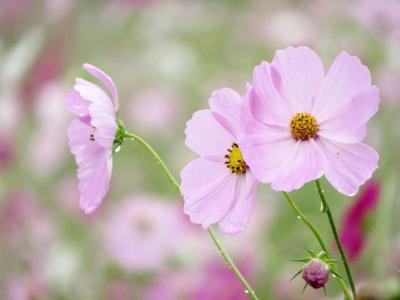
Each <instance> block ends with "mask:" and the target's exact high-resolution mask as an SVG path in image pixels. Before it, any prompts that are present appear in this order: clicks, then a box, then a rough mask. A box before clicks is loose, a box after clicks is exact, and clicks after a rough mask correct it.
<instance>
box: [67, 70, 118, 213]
mask: <svg viewBox="0 0 400 300" xmlns="http://www.w3.org/2000/svg"><path fill="white" fill-rule="evenodd" d="M83 69H84V70H85V71H87V72H88V73H89V74H91V75H93V76H94V77H96V78H97V79H99V80H100V81H101V82H102V83H103V84H104V85H105V86H106V87H107V88H108V91H109V93H110V94H111V96H112V100H111V99H110V97H109V96H108V95H107V94H106V93H105V92H104V91H103V90H102V89H101V88H100V87H99V86H97V85H95V84H93V83H91V82H89V81H86V80H84V79H81V78H76V83H75V86H74V91H73V92H71V93H69V94H68V95H67V97H66V99H65V105H66V107H67V108H68V110H69V111H70V112H72V113H73V114H74V115H75V116H76V118H75V119H74V120H73V121H72V122H71V124H70V126H69V127H68V130H67V132H68V138H69V147H70V149H71V152H72V153H73V154H74V155H75V160H76V163H77V165H78V171H77V173H78V179H79V191H80V207H81V208H82V210H83V211H84V212H85V213H86V214H89V213H92V212H93V211H94V210H95V209H96V208H97V207H98V206H99V205H100V203H101V202H102V201H103V199H104V197H105V195H106V194H107V192H108V189H109V185H110V180H111V173H112V154H113V153H112V152H113V150H112V148H113V142H114V138H115V134H116V131H117V122H116V112H117V110H118V93H117V89H116V87H115V85H114V82H113V81H112V79H111V77H109V76H108V75H107V74H105V73H104V72H103V71H101V70H100V69H98V68H96V67H94V66H92V65H90V64H84V65H83Z"/></svg>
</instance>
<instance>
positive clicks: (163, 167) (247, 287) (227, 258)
mask: <svg viewBox="0 0 400 300" xmlns="http://www.w3.org/2000/svg"><path fill="white" fill-rule="evenodd" d="M124 138H130V139H133V140H136V141H138V142H139V143H140V144H142V145H143V146H144V147H145V148H146V149H147V150H148V151H149V152H150V153H151V155H152V156H153V158H154V159H155V160H156V161H157V164H158V165H159V166H160V168H161V170H162V171H163V172H164V174H165V175H166V176H167V178H168V180H169V181H170V182H171V184H172V185H173V186H174V188H175V189H176V190H177V191H178V193H180V188H179V183H178V181H177V180H176V179H175V177H174V176H173V175H172V173H171V172H170V170H169V169H168V167H167V166H166V165H165V163H164V162H163V160H162V159H161V157H160V156H159V155H158V153H157V152H156V151H155V150H154V149H153V147H152V146H150V144H149V143H147V142H146V141H145V140H144V139H143V138H141V137H140V136H138V135H136V134H133V133H129V132H125V134H124ZM207 230H208V233H209V234H210V236H211V239H212V240H213V242H214V244H215V246H216V247H217V249H218V252H219V253H220V254H221V256H222V257H223V258H224V260H225V261H226V263H227V264H228V266H229V268H230V269H231V270H232V271H233V272H234V273H235V275H236V277H237V278H238V279H239V281H240V282H241V283H242V285H243V287H244V289H245V293H246V294H249V296H250V297H251V299H252V300H259V299H258V297H257V295H256V293H255V291H254V290H253V289H252V287H251V286H250V284H249V283H248V282H247V280H246V278H244V276H243V275H242V273H240V271H239V269H238V268H237V266H236V265H235V263H234V262H233V260H232V258H231V257H230V256H229V254H228V252H227V251H226V250H225V248H224V247H223V246H222V243H221V241H220V240H219V239H218V237H217V236H216V234H215V232H214V230H213V229H212V228H211V227H209V228H208V229H207Z"/></svg>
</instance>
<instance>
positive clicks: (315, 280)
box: [302, 258, 330, 289]
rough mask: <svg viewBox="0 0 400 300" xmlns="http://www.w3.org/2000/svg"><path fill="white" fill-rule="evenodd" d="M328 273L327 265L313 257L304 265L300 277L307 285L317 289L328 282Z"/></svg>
mask: <svg viewBox="0 0 400 300" xmlns="http://www.w3.org/2000/svg"><path fill="white" fill-rule="evenodd" d="M329 274H330V271H329V267H328V265H327V264H326V263H325V262H323V261H322V260H320V259H318V258H313V259H311V260H310V261H309V262H308V263H306V264H305V265H304V267H303V274H302V277H303V279H304V280H305V282H307V284H308V285H309V286H311V287H313V288H314V289H319V288H321V287H323V286H325V284H326V283H327V282H328V280H329Z"/></svg>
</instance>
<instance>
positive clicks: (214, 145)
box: [181, 88, 256, 234]
mask: <svg viewBox="0 0 400 300" xmlns="http://www.w3.org/2000/svg"><path fill="white" fill-rule="evenodd" d="M209 105H210V109H205V110H200V111H198V112H196V113H195V114H194V115H193V117H192V119H191V120H190V121H188V123H187V126H186V130H185V133H186V141H185V142H186V145H187V146H188V147H189V148H190V149H191V150H193V151H194V152H195V153H196V154H198V155H199V156H200V158H198V159H196V160H194V161H192V162H190V163H189V164H187V165H186V166H185V167H184V168H183V170H182V172H181V178H182V184H181V192H182V195H183V198H184V201H185V204H184V211H185V213H186V214H187V215H189V216H190V220H191V221H192V222H193V223H197V224H202V226H203V227H204V228H207V227H208V226H210V225H211V224H214V223H219V226H220V228H221V230H222V231H223V232H225V233H230V234H234V233H237V232H239V231H243V230H244V228H245V227H246V225H247V222H248V220H249V216H250V213H251V212H252V210H253V206H254V202H255V191H256V180H255V178H254V176H253V175H252V172H251V171H250V169H249V167H248V166H247V164H246V162H245V160H243V157H242V152H241V148H240V144H238V141H239V137H240V134H241V127H240V124H239V121H240V105H241V97H240V96H239V94H237V93H236V92H235V91H233V90H231V89H228V88H223V89H220V90H217V91H215V92H214V93H213V94H212V96H211V98H210V100H209Z"/></svg>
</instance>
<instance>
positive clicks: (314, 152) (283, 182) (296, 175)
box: [271, 140, 326, 192]
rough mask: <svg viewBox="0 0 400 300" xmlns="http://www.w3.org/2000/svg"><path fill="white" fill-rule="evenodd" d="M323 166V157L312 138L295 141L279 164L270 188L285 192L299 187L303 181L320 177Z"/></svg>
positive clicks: (322, 172)
mask: <svg viewBox="0 0 400 300" xmlns="http://www.w3.org/2000/svg"><path fill="white" fill-rule="evenodd" d="M325 166H326V161H325V157H324V155H323V153H322V152H321V149H320V147H319V146H318V145H317V144H316V143H315V142H314V140H309V141H297V142H296V146H295V147H293V148H292V149H291V153H289V155H288V156H287V157H286V159H285V160H284V162H283V163H282V164H281V165H280V166H279V170H278V171H277V172H276V174H275V177H274V178H273V179H272V182H271V188H272V189H274V190H277V191H286V192H290V191H293V190H296V189H299V188H301V187H302V186H303V185H304V184H305V183H307V182H309V181H311V180H315V179H318V178H320V177H321V176H322V175H323V174H324V170H325Z"/></svg>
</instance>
